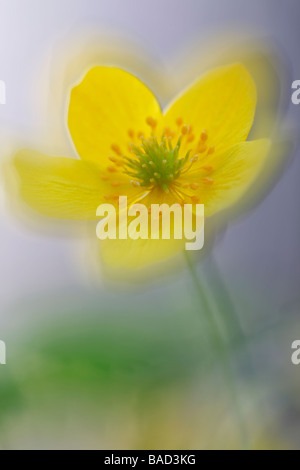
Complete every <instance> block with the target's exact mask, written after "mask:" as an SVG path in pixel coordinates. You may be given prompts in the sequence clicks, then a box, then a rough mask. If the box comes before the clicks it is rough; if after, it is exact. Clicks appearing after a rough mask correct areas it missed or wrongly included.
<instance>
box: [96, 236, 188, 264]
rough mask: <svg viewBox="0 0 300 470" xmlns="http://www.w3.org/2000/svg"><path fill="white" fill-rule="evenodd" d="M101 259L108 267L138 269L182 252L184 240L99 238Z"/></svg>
mask: <svg viewBox="0 0 300 470" xmlns="http://www.w3.org/2000/svg"><path fill="white" fill-rule="evenodd" d="M99 243H100V251H101V259H102V261H103V262H104V264H105V265H106V266H108V267H109V268H112V269H113V268H122V269H126V270H131V269H140V268H144V267H147V266H151V265H152V266H153V265H155V264H156V263H158V262H163V261H166V260H168V259H170V258H171V257H173V256H174V255H176V254H179V253H182V252H183V250H184V247H185V240H174V239H171V240H161V239H160V240H151V239H148V240H131V239H128V240H119V239H116V240H109V239H108V240H101V241H100V242H99Z"/></svg>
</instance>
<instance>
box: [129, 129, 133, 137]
mask: <svg viewBox="0 0 300 470" xmlns="http://www.w3.org/2000/svg"><path fill="white" fill-rule="evenodd" d="M128 135H129V137H130V138H131V139H134V131H133V130H132V129H129V130H128Z"/></svg>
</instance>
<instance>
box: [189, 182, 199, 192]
mask: <svg viewBox="0 0 300 470" xmlns="http://www.w3.org/2000/svg"><path fill="white" fill-rule="evenodd" d="M190 188H191V189H192V190H193V191H196V189H199V188H200V184H199V183H191V184H190Z"/></svg>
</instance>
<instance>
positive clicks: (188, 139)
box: [187, 134, 195, 142]
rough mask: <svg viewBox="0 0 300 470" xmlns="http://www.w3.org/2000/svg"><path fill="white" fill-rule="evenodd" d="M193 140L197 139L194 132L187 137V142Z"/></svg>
mask: <svg viewBox="0 0 300 470" xmlns="http://www.w3.org/2000/svg"><path fill="white" fill-rule="evenodd" d="M193 140H195V136H194V134H191V135H189V137H188V138H187V142H193Z"/></svg>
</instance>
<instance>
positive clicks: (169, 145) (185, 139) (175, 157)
mask: <svg viewBox="0 0 300 470" xmlns="http://www.w3.org/2000/svg"><path fill="white" fill-rule="evenodd" d="M146 123H147V125H148V126H149V127H150V129H151V132H150V133H148V132H137V131H134V130H132V129H129V130H128V137H129V139H130V140H129V142H131V143H130V144H129V146H128V149H127V151H126V149H123V148H120V147H119V145H117V144H112V145H111V150H112V151H113V155H111V156H109V157H108V159H109V160H110V162H111V163H110V165H109V166H108V167H107V168H106V172H105V173H103V174H102V175H101V178H102V179H103V180H104V181H107V182H110V184H111V186H112V187H113V188H116V191H117V192H116V193H114V194H108V195H107V196H105V198H106V199H108V200H110V199H113V200H114V199H115V200H118V198H119V195H120V194H121V189H117V188H120V187H121V186H122V185H123V184H124V179H123V177H124V175H126V176H129V177H130V178H132V179H131V184H132V186H135V187H140V188H142V187H143V188H145V189H147V191H149V190H151V189H152V188H155V187H158V188H161V189H162V190H163V191H164V192H166V193H169V192H171V193H172V194H173V193H174V195H176V197H178V198H179V199H180V200H183V199H184V198H190V199H193V198H195V196H193V195H191V194H189V191H190V190H192V191H196V190H198V189H199V188H200V186H201V185H203V184H204V185H211V184H213V183H214V180H213V178H212V177H211V176H212V172H213V167H212V166H211V164H210V163H209V164H208V163H207V162H208V161H209V160H210V156H211V155H212V154H213V153H214V152H215V147H214V146H211V145H210V146H209V145H208V143H209V140H210V139H209V136H208V132H207V130H202V131H201V133H200V135H199V136H197V134H196V133H194V132H193V128H192V126H188V125H184V124H183V119H182V118H181V117H179V118H177V119H176V121H175V125H176V127H175V128H174V129H170V128H169V127H165V128H164V129H163V131H162V132H161V133H159V132H158V130H157V122H156V120H155V119H154V118H152V117H148V118H147V119H146ZM147 134H148V135H149V134H150V135H149V137H148V136H147ZM145 136H146V137H145ZM124 150H125V154H124ZM126 154H127V155H126ZM198 160H199V162H200V163H201V162H203V164H202V165H201V164H200V165H197V168H195V169H193V168H192V167H193V165H194V163H195V162H197V161H198Z"/></svg>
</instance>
